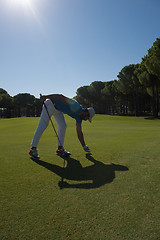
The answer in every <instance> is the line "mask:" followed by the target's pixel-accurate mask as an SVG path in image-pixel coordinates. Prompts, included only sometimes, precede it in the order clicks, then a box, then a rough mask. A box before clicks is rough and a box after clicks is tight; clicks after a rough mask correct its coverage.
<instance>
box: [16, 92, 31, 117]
mask: <svg viewBox="0 0 160 240" xmlns="http://www.w3.org/2000/svg"><path fill="white" fill-rule="evenodd" d="M34 103H35V97H34V96H33V95H30V94H29V93H20V94H18V95H16V96H14V106H15V113H16V115H17V116H18V117H21V116H27V117H30V116H33V115H34V110H35V109H34Z"/></svg>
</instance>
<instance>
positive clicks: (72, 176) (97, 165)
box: [33, 154, 129, 189]
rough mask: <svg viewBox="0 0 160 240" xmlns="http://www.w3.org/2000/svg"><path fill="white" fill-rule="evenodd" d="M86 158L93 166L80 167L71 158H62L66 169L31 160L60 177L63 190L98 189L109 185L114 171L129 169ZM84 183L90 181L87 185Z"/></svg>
mask: <svg viewBox="0 0 160 240" xmlns="http://www.w3.org/2000/svg"><path fill="white" fill-rule="evenodd" d="M86 158H87V159H88V160H89V161H91V162H92V163H93V164H92V165H91V166H87V167H82V165H81V163H80V162H79V161H78V160H76V159H74V158H71V157H68V158H65V159H64V158H63V159H64V160H65V161H66V162H67V166H66V167H60V166H58V165H55V164H51V163H47V162H44V161H42V160H33V161H34V162H36V163H37V164H39V165H41V166H43V167H45V168H47V169H48V170H50V171H52V172H54V173H55V174H57V175H58V176H60V177H61V181H59V183H58V186H59V187H60V188H61V189H63V188H83V189H90V188H98V187H100V186H102V185H104V184H107V183H111V182H112V181H113V179H114V178H115V171H128V170H129V169H128V168H127V167H125V166H122V165H117V164H113V163H112V164H104V163H102V162H100V161H98V160H96V159H94V157H93V156H91V155H90V154H86ZM64 179H66V180H74V181H78V182H80V181H83V183H67V182H66V181H64ZM86 181H91V182H89V183H87V182H86Z"/></svg>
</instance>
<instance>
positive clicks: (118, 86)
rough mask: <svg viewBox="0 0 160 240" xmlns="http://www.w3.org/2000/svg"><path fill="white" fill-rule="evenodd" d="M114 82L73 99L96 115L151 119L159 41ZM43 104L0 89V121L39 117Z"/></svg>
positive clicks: (158, 93) (159, 80) (155, 108)
mask: <svg viewBox="0 0 160 240" xmlns="http://www.w3.org/2000/svg"><path fill="white" fill-rule="evenodd" d="M117 78H118V79H117V80H111V81H107V82H102V81H94V82H92V83H91V84H90V85H89V86H82V87H80V88H78V89H77V92H76V96H75V97H74V98H75V99H76V100H77V101H78V102H79V103H80V104H82V106H84V107H88V106H93V107H94V108H95V110H96V113H99V114H118V115H135V116H142V115H153V116H154V117H158V113H159V108H160V101H159V99H160V38H157V39H156V41H155V42H154V43H153V46H152V47H151V48H150V49H149V50H148V54H147V55H146V56H144V57H143V58H142V61H141V63H138V64H130V65H128V66H125V67H123V68H122V70H121V71H120V72H119V73H118V75H117ZM41 108H42V103H41V102H40V100H39V99H37V98H35V97H34V96H33V95H30V94H29V93H20V94H17V95H16V96H14V97H11V96H10V95H9V94H8V93H7V91H6V90H4V89H2V88H0V118H2V117H6V118H10V117H21V116H27V117H30V116H40V113H41Z"/></svg>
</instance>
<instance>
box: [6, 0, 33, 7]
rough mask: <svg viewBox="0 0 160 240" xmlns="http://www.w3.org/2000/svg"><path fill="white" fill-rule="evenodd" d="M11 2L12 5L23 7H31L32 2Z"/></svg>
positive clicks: (12, 0)
mask: <svg viewBox="0 0 160 240" xmlns="http://www.w3.org/2000/svg"><path fill="white" fill-rule="evenodd" d="M10 1H11V2H12V4H15V5H21V6H24V7H27V6H29V5H31V0H10Z"/></svg>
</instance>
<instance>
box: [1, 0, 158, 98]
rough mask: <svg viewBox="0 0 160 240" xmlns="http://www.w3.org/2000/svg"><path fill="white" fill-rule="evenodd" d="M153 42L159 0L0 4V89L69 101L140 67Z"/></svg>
mask: <svg viewBox="0 0 160 240" xmlns="http://www.w3.org/2000/svg"><path fill="white" fill-rule="evenodd" d="M157 37H160V1H159V0H0V88H3V89H5V90H6V91H7V92H8V93H9V94H10V95H11V96H15V95H16V94H18V93H30V94H32V95H34V96H35V97H39V93H42V94H51V93H62V94H64V95H66V96H68V97H74V96H75V95H76V90H77V88H79V87H81V86H84V85H90V84H91V83H92V82H93V81H110V80H114V79H117V75H118V73H119V72H120V71H121V69H122V68H123V67H124V66H126V65H129V64H136V63H140V62H141V58H142V57H143V56H145V55H146V54H147V51H148V49H149V48H150V47H151V46H152V45H153V42H154V41H155V40H156V38H157Z"/></svg>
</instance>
